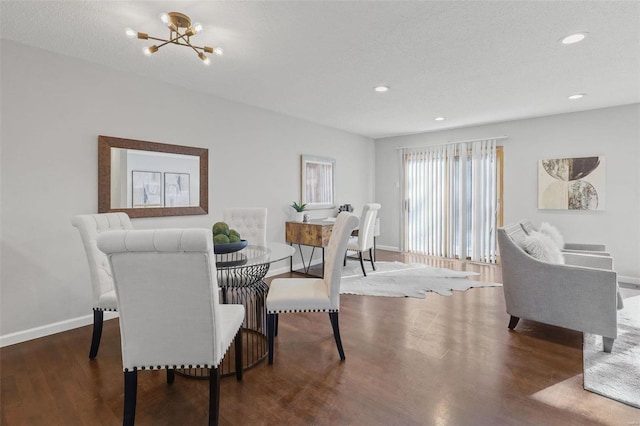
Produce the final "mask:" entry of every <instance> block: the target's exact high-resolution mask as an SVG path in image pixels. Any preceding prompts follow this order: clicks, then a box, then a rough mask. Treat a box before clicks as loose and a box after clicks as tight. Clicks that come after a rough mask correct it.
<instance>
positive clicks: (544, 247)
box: [522, 231, 564, 264]
mask: <svg viewBox="0 0 640 426" xmlns="http://www.w3.org/2000/svg"><path fill="white" fill-rule="evenodd" d="M522 247H523V248H524V251H526V252H527V253H529V254H530V255H531V256H533V257H535V258H536V259H538V260H542V261H543V262H547V263H560V264H563V263H564V257H563V256H562V252H560V249H559V248H558V246H556V243H555V242H554V241H553V240H552V239H551V238H550V237H549V236H548V235H545V234H543V233H541V232H536V231H534V232H532V233H531V234H529V235H527V236H525V237H524V239H523V240H522Z"/></svg>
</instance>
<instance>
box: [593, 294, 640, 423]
mask: <svg viewBox="0 0 640 426" xmlns="http://www.w3.org/2000/svg"><path fill="white" fill-rule="evenodd" d="M583 359H584V388H585V389H586V390H588V391H591V392H595V393H597V394H600V395H602V396H606V397H607V398H611V399H615V400H616V401H620V402H624V403H625V404H628V405H631V406H633V407H637V408H640V296H635V297H631V298H629V299H624V309H622V310H620V311H618V338H617V339H616V340H615V342H614V343H613V350H612V351H611V353H610V354H608V353H606V352H603V351H602V336H596V335H594V334H589V333H584V349H583ZM639 418H640V417H639Z"/></svg>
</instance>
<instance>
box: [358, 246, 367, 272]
mask: <svg viewBox="0 0 640 426" xmlns="http://www.w3.org/2000/svg"><path fill="white" fill-rule="evenodd" d="M358 253H360V267H361V268H362V274H363V275H364V276H365V277H366V276H367V271H365V270H364V261H363V260H362V252H361V251H360V252H358Z"/></svg>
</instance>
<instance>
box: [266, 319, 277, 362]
mask: <svg viewBox="0 0 640 426" xmlns="http://www.w3.org/2000/svg"><path fill="white" fill-rule="evenodd" d="M276 318H277V317H276V314H267V340H268V342H269V365H271V364H273V340H274V338H275V331H276V330H275V328H276Z"/></svg>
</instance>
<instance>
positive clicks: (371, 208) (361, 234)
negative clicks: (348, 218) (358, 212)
mask: <svg viewBox="0 0 640 426" xmlns="http://www.w3.org/2000/svg"><path fill="white" fill-rule="evenodd" d="M380 207H381V205H380V204H378V203H370V204H365V205H364V207H363V208H362V216H361V217H360V226H359V227H358V235H357V236H353V237H351V238H349V241H348V243H347V250H346V251H345V258H344V263H345V265H346V261H347V256H346V253H347V252H348V251H355V252H357V253H358V258H359V259H360V267H361V268H362V274H363V275H364V276H365V277H366V276H367V271H366V270H365V269H364V258H363V253H364V252H365V251H369V261H370V262H371V267H372V268H373V270H374V271H375V270H376V264H375V255H374V253H373V245H374V244H373V237H374V233H375V226H376V218H377V217H378V210H380Z"/></svg>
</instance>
